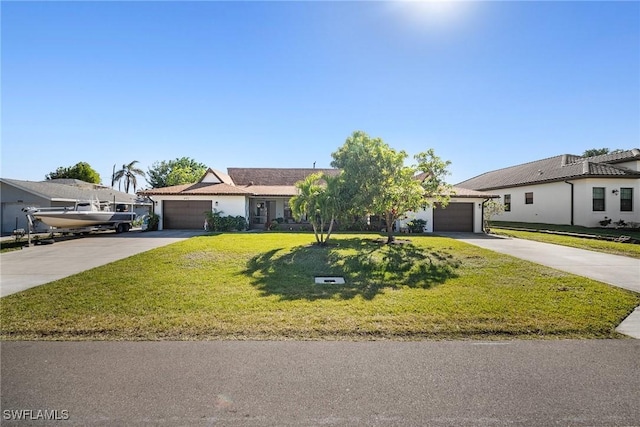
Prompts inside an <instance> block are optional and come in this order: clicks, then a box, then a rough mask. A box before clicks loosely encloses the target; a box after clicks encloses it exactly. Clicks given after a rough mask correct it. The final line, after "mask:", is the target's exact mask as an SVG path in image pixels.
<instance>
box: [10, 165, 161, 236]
mask: <svg viewBox="0 0 640 427" xmlns="http://www.w3.org/2000/svg"><path fill="white" fill-rule="evenodd" d="M0 194H2V201H1V203H0V217H1V223H2V234H3V235H9V234H11V233H13V230H16V229H24V230H26V229H27V218H26V214H25V212H23V211H22V209H23V208H27V207H38V208H57V207H72V206H74V205H75V203H76V202H78V201H87V200H95V199H96V198H97V199H98V200H101V201H109V202H113V203H116V204H117V203H124V204H132V203H133V204H134V206H135V211H136V213H138V215H143V214H145V213H148V212H149V206H148V205H145V204H144V203H141V202H140V201H138V200H137V199H138V198H137V196H136V195H134V194H127V193H123V192H121V191H117V190H114V189H113V188H111V187H106V186H103V185H98V184H91V183H89V182H85V181H80V180H77V179H52V180H47V181H23V180H18V179H7V178H0ZM42 227H45V226H44V224H43V225H42ZM47 228H48V227H47ZM33 231H46V228H41V229H37V230H33Z"/></svg>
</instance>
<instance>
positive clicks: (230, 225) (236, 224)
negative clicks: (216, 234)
mask: <svg viewBox="0 0 640 427" xmlns="http://www.w3.org/2000/svg"><path fill="white" fill-rule="evenodd" d="M223 213H224V212H222V211H210V212H206V218H207V229H208V230H209V231H244V230H246V229H247V220H246V219H245V218H244V217H243V216H240V215H238V216H230V215H226V216H222V214H223Z"/></svg>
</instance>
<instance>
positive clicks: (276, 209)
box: [139, 168, 497, 233]
mask: <svg viewBox="0 0 640 427" xmlns="http://www.w3.org/2000/svg"><path fill="white" fill-rule="evenodd" d="M227 172H228V173H224V172H221V171H219V170H215V169H209V170H208V171H207V172H206V173H205V174H204V176H203V177H202V179H200V181H199V182H197V183H195V184H183V185H176V186H172V187H163V188H154V189H150V190H144V191H141V192H140V193H139V194H141V195H144V196H146V197H149V198H151V199H152V200H153V202H154V209H155V213H156V214H158V215H159V216H160V224H159V228H160V229H161V230H162V229H202V228H203V227H204V220H205V214H204V213H205V212H210V211H212V210H217V211H219V212H222V214H223V215H230V216H242V217H244V218H246V219H247V222H248V225H249V228H251V229H264V228H265V224H270V223H271V221H272V220H276V219H278V220H280V221H281V222H283V223H285V224H286V223H295V222H296V219H295V218H293V215H292V214H291V209H290V208H289V199H290V198H291V197H293V196H295V195H296V194H297V190H296V187H295V184H296V182H298V181H301V180H303V179H304V178H306V177H307V176H308V175H310V174H312V173H317V172H324V173H328V174H332V175H336V174H338V173H339V170H337V169H300V168H228V169H227ZM491 197H497V196H495V195H491V194H488V193H484V192H479V191H472V190H467V189H456V191H455V194H454V195H453V196H452V198H451V202H450V203H449V205H448V206H447V207H446V209H441V208H431V209H428V210H426V211H422V212H417V213H409V214H408V215H407V217H408V218H407V219H406V220H405V222H406V221H409V220H411V219H413V218H420V219H424V220H426V221H427V226H426V230H425V231H427V232H434V231H435V232H437V231H471V232H476V233H481V232H482V218H483V216H482V215H483V202H485V201H486V200H488V199H489V198H491ZM400 225H401V224H400Z"/></svg>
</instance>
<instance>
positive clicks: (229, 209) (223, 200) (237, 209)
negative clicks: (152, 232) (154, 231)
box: [152, 195, 248, 230]
mask: <svg viewBox="0 0 640 427" xmlns="http://www.w3.org/2000/svg"><path fill="white" fill-rule="evenodd" d="M152 198H153V200H154V202H157V203H155V213H156V214H157V215H160V218H162V217H163V212H162V202H163V201H164V200H177V201H181V200H198V201H210V202H211V210H214V209H216V210H218V211H222V214H223V215H224V216H242V217H245V218H247V209H248V201H247V198H246V197H245V196H177V195H176V196H173V195H172V196H169V195H167V196H157V195H156V196H152ZM216 202H218V205H217V206H216ZM159 229H160V230H162V221H160V224H159Z"/></svg>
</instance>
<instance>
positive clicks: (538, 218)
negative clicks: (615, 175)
mask: <svg viewBox="0 0 640 427" xmlns="http://www.w3.org/2000/svg"><path fill="white" fill-rule="evenodd" d="M569 182H571V183H572V184H573V189H574V202H573V203H574V205H573V206H574V212H573V223H574V225H580V226H584V227H597V226H599V221H602V220H603V219H604V217H605V216H607V217H609V218H612V219H613V221H617V220H619V219H623V220H624V221H626V222H640V180H637V179H606V178H585V179H578V180H570V181H569ZM594 187H604V188H605V211H596V212H594V211H593V188H594ZM621 187H628V188H633V211H632V212H621V211H620V195H619V190H620V188H621ZM614 189H617V190H618V194H614V193H613V190H614ZM491 192H492V193H495V194H498V195H500V202H502V203H504V200H505V199H504V196H505V195H506V194H510V195H511V211H510V212H504V213H503V214H500V215H496V216H494V218H493V219H494V220H497V221H513V222H534V223H542V224H559V225H569V224H571V185H569V184H567V183H566V182H552V183H547V184H539V185H530V186H523V187H512V188H506V189H505V188H503V189H497V190H492V191H491ZM529 192H531V193H533V204H530V205H527V204H525V193H529Z"/></svg>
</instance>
